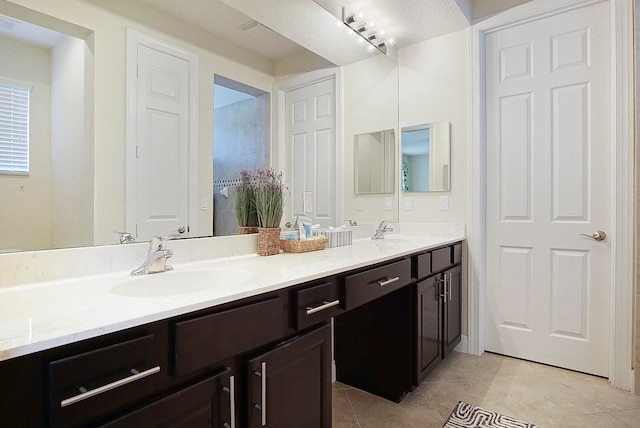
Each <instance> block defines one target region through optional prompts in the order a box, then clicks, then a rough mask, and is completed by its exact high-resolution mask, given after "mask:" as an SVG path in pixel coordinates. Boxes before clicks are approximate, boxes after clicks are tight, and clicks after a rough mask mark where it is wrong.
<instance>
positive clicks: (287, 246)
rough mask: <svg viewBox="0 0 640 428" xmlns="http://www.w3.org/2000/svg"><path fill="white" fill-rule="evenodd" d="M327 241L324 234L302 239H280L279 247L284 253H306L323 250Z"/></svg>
mask: <svg viewBox="0 0 640 428" xmlns="http://www.w3.org/2000/svg"><path fill="white" fill-rule="evenodd" d="M327 242H329V238H327V237H326V236H314V237H313V238H307V239H303V240H302V241H289V240H285V239H281V240H280V248H282V251H284V252H285V253H306V252H309V251H317V250H324V249H325V247H326V246H327Z"/></svg>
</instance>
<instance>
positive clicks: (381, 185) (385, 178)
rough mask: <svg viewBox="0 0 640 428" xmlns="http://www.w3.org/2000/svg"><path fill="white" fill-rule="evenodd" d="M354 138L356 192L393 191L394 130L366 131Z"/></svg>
mask: <svg viewBox="0 0 640 428" xmlns="http://www.w3.org/2000/svg"><path fill="white" fill-rule="evenodd" d="M354 138H355V140H354V147H355V165H354V166H355V181H356V182H355V189H356V194H357V195H363V194H371V193H376V194H387V193H394V187H395V184H394V183H395V180H394V177H395V132H394V130H393V129H386V130H384V131H378V132H368V133H364V134H358V135H356V136H355V137H354Z"/></svg>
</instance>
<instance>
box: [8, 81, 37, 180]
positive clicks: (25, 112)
mask: <svg viewBox="0 0 640 428" xmlns="http://www.w3.org/2000/svg"><path fill="white" fill-rule="evenodd" d="M30 92H31V88H28V87H26V86H19V85H15V84H11V83H6V82H3V81H0V174H23V175H27V174H29V93H30Z"/></svg>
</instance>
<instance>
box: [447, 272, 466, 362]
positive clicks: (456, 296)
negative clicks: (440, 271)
mask: <svg viewBox="0 0 640 428" xmlns="http://www.w3.org/2000/svg"><path fill="white" fill-rule="evenodd" d="M444 275H445V277H446V281H445V284H446V287H447V293H446V298H445V299H446V301H445V305H444V307H445V314H444V357H446V356H447V354H449V353H450V352H451V351H453V348H455V347H456V345H457V344H458V343H460V338H461V329H460V323H461V312H462V300H461V296H460V294H461V291H462V290H461V288H462V268H461V267H460V266H456V267H454V268H451V269H449V270H447V271H445V272H444Z"/></svg>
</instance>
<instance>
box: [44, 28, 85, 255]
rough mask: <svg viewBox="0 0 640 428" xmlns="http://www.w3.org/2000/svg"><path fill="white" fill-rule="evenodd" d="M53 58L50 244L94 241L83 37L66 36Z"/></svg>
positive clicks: (71, 244)
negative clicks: (86, 122) (86, 134)
mask: <svg viewBox="0 0 640 428" xmlns="http://www.w3.org/2000/svg"><path fill="white" fill-rule="evenodd" d="M51 59H52V71H51V239H52V241H51V246H52V247H53V248H66V247H78V246H87V245H92V244H93V145H92V144H90V142H87V141H86V136H85V121H84V120H82V118H84V117H85V116H86V113H85V79H84V77H85V73H84V63H85V43H84V40H81V39H76V38H74V37H70V36H65V37H64V38H63V40H62V41H61V42H60V43H58V44H57V45H56V46H55V47H54V48H53V50H52V56H51Z"/></svg>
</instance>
